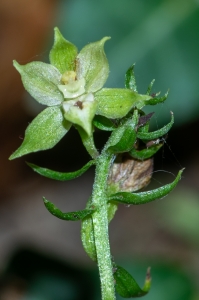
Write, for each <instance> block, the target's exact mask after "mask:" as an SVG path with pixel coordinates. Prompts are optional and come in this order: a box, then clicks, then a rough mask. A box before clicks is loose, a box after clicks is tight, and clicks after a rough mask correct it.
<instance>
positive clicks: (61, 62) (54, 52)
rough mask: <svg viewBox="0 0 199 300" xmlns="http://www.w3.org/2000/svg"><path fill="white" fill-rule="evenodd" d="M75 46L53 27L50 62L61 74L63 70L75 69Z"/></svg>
mask: <svg viewBox="0 0 199 300" xmlns="http://www.w3.org/2000/svg"><path fill="white" fill-rule="evenodd" d="M76 56H77V47H76V46H75V45H73V44H72V43H70V42H69V41H67V40H66V39H65V38H64V37H63V36H62V34H61V33H60V31H59V29H58V28H55V38H54V45H53V47H52V49H51V51H50V56H49V58H50V63H51V64H52V65H53V66H55V67H56V68H57V69H58V70H59V71H60V73H61V74H63V73H64V72H65V71H72V70H75V59H76Z"/></svg>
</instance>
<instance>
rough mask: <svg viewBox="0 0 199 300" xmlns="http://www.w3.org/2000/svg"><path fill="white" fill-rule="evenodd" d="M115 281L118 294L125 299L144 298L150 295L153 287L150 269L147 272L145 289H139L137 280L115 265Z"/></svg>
mask: <svg viewBox="0 0 199 300" xmlns="http://www.w3.org/2000/svg"><path fill="white" fill-rule="evenodd" d="M114 270H115V272H114V274H113V276H114V279H115V289H116V292H117V293H118V294H119V295H120V296H122V297H123V298H136V297H142V296H144V295H146V294H147V293H148V291H149V290H150V287H151V276H150V268H148V270H147V274H146V279H145V283H144V287H143V289H141V288H140V287H139V285H138V284H137V282H136V281H135V279H134V278H133V277H132V276H131V275H130V274H129V273H128V272H127V271H126V270H125V269H124V268H122V267H120V266H117V265H114Z"/></svg>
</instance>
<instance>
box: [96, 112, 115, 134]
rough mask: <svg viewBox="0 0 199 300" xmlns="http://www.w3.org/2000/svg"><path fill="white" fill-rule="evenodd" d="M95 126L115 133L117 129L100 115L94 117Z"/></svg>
mask: <svg viewBox="0 0 199 300" xmlns="http://www.w3.org/2000/svg"><path fill="white" fill-rule="evenodd" d="M93 125H94V126H95V127H97V128H98V129H100V130H105V131H113V130H114V129H115V128H116V126H115V124H114V123H113V122H112V121H111V120H109V119H107V118H105V117H103V116H99V115H96V116H95V117H94V119H93Z"/></svg>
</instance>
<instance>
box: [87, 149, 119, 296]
mask: <svg viewBox="0 0 199 300" xmlns="http://www.w3.org/2000/svg"><path fill="white" fill-rule="evenodd" d="M113 159H114V155H113V154H107V153H106V152H105V151H102V153H101V155H100V156H99V157H98V158H97V160H96V176H95V182H94V187H93V193H92V204H93V205H94V206H95V207H96V208H97V210H96V212H95V213H94V214H93V215H92V219H93V227H94V238H95V246H96V253H97V263H98V268H99V275H100V281H101V293H102V300H114V299H116V298H115V287H114V278H113V266H112V261H111V253H110V244H109V234H108V214H107V193H106V190H107V177H108V174H109V169H110V166H111V164H112V162H113Z"/></svg>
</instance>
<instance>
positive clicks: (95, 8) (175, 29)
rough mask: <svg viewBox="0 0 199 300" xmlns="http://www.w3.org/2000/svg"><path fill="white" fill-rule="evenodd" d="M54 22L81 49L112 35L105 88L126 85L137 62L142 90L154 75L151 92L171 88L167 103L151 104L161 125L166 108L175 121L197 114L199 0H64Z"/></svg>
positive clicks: (195, 116) (198, 86)
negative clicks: (125, 82)
mask: <svg viewBox="0 0 199 300" xmlns="http://www.w3.org/2000/svg"><path fill="white" fill-rule="evenodd" d="M57 23H58V24H57V25H58V26H59V27H60V29H61V31H62V32H63V35H64V36H66V38H67V39H68V40H70V41H72V42H73V43H74V44H76V45H78V48H79V49H81V48H82V46H83V45H84V44H85V43H87V42H92V41H94V40H97V39H101V38H102V37H103V36H111V37H112V39H111V41H110V42H109V43H107V45H106V53H107V56H108V59H109V63H110V71H111V73H110V76H109V80H108V81H107V87H110V86H111V87H124V84H123V83H124V76H122V74H125V71H126V69H127V68H128V67H129V66H130V65H131V64H132V63H134V62H135V63H136V68H135V75H136V78H137V83H138V91H139V92H140V93H145V92H146V88H147V85H148V82H150V81H151V80H152V79H153V78H155V79H156V83H155V86H154V92H158V91H159V90H160V91H161V92H162V93H165V92H166V91H167V90H168V89H169V90H170V95H169V98H168V100H167V102H166V104H161V105H159V106H158V107H157V108H154V110H155V111H156V112H157V113H158V123H159V124H160V125H161V124H162V123H165V122H166V120H167V119H166V118H167V116H168V112H169V111H170V110H172V111H173V112H174V113H175V120H176V121H175V124H177V125H179V124H182V123H183V122H187V121H189V120H191V119H193V118H197V115H198V112H199V101H198V100H199V99H198V97H199V96H198V95H199V85H198V77H199V76H198V75H199V55H198V53H199V38H198V26H199V1H197V0H189V1H187V0H147V1H140V0H123V1H121V0H109V1H106V0H101V1H95V0H84V1H82V0H69V1H65V0H63V1H61V2H60V9H59V14H58V17H57ZM156 88H158V89H159V90H156ZM150 110H151V109H150Z"/></svg>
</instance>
